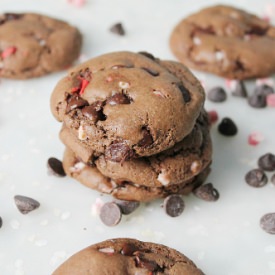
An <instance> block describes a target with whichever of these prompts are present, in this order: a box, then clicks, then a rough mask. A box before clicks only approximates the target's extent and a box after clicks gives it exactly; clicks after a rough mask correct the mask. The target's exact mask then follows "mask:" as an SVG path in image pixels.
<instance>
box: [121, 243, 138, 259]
mask: <svg viewBox="0 0 275 275" xmlns="http://www.w3.org/2000/svg"><path fill="white" fill-rule="evenodd" d="M138 249H139V248H138V247H137V246H135V245H134V244H129V243H125V244H123V245H122V249H121V251H120V253H121V254H122V255H124V256H133V254H134V253H135V252H136V251H138Z"/></svg>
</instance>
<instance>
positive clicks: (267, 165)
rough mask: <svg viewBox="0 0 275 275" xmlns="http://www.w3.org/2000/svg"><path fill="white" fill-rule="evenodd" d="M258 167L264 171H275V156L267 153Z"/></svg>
mask: <svg viewBox="0 0 275 275" xmlns="http://www.w3.org/2000/svg"><path fill="white" fill-rule="evenodd" d="M258 166H259V168H261V169H262V170H264V171H269V172H272V171H275V155H273V154H271V153H267V154H265V155H263V156H261V157H260V158H259V159H258Z"/></svg>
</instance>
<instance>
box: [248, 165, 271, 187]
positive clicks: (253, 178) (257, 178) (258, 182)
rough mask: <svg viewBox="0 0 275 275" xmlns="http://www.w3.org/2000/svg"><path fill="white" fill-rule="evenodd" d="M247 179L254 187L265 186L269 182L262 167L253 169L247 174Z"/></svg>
mask: <svg viewBox="0 0 275 275" xmlns="http://www.w3.org/2000/svg"><path fill="white" fill-rule="evenodd" d="M245 181H246V183H247V184H248V185H250V186H252V187H257V188H258V187H263V186H265V185H266V184H267V176H266V174H265V173H264V171H263V170H261V169H253V170H251V171H249V172H248V173H247V174H246V175H245Z"/></svg>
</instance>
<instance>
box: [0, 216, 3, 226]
mask: <svg viewBox="0 0 275 275" xmlns="http://www.w3.org/2000/svg"><path fill="white" fill-rule="evenodd" d="M2 225H3V220H2V218H1V217H0V228H1V227H2Z"/></svg>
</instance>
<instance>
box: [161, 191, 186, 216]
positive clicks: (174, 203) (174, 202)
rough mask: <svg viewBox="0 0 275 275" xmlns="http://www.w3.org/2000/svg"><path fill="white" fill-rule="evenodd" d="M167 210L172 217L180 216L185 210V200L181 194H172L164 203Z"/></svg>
mask: <svg viewBox="0 0 275 275" xmlns="http://www.w3.org/2000/svg"><path fill="white" fill-rule="evenodd" d="M163 206H164V209H165V212H166V214H167V215H169V216H171V217H178V216H179V215H181V213H182V212H183V210H184V201H183V199H182V197H181V196H180V195H176V194H175V195H170V196H168V197H166V198H165V200H164V203H163Z"/></svg>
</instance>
